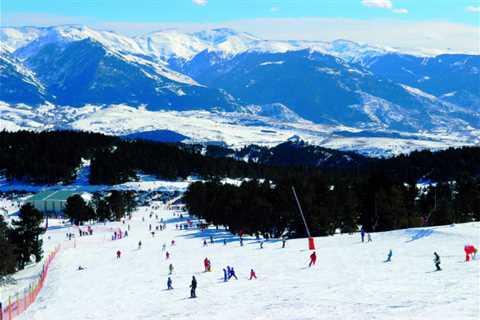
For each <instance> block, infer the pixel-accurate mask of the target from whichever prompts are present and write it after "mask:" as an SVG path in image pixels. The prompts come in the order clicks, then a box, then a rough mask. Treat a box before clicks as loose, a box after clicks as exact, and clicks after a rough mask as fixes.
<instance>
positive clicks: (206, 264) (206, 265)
mask: <svg viewBox="0 0 480 320" xmlns="http://www.w3.org/2000/svg"><path fill="white" fill-rule="evenodd" d="M209 265H210V261H209V260H208V258H205V260H203V266H204V267H205V272H207V271H208V266H209Z"/></svg>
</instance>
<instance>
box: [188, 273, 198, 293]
mask: <svg viewBox="0 0 480 320" xmlns="http://www.w3.org/2000/svg"><path fill="white" fill-rule="evenodd" d="M190 288H191V290H190V298H196V297H197V294H196V293H195V290H197V279H195V276H192V284H191V285H190Z"/></svg>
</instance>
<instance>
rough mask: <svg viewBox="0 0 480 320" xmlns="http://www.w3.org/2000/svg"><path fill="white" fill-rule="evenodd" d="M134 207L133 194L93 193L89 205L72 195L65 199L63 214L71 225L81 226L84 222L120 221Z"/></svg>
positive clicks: (125, 192)
mask: <svg viewBox="0 0 480 320" xmlns="http://www.w3.org/2000/svg"><path fill="white" fill-rule="evenodd" d="M135 207H136V199H135V193H134V192H132V191H117V190H114V191H112V192H110V194H102V193H99V192H96V193H94V194H93V196H92V200H91V201H90V202H89V203H87V202H86V201H85V200H84V199H83V198H82V196H80V195H78V194H76V195H73V196H71V197H69V198H68V199H67V202H66V204H65V209H64V213H65V217H66V218H69V219H70V221H71V222H72V223H73V224H75V225H81V224H83V223H84V222H86V221H100V222H104V221H113V220H115V221H120V220H121V219H122V218H124V217H125V216H126V215H130V214H131V213H132V212H133V210H134V209H135Z"/></svg>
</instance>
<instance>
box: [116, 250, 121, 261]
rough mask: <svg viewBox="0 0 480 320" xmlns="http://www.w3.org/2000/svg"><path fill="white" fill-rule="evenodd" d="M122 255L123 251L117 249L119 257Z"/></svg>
mask: <svg viewBox="0 0 480 320" xmlns="http://www.w3.org/2000/svg"><path fill="white" fill-rule="evenodd" d="M121 255H122V252H121V251H120V250H117V259H120V257H121Z"/></svg>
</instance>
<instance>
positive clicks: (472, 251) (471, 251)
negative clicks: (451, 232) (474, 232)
mask: <svg viewBox="0 0 480 320" xmlns="http://www.w3.org/2000/svg"><path fill="white" fill-rule="evenodd" d="M463 250H464V251H465V261H466V262H468V261H470V260H471V259H475V258H476V257H477V248H475V246H473V245H471V244H468V245H466V246H465V247H464V248H463Z"/></svg>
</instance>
